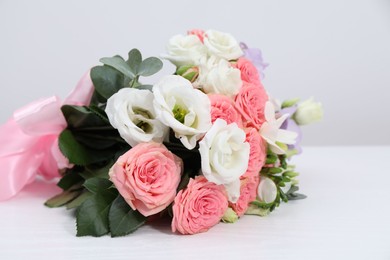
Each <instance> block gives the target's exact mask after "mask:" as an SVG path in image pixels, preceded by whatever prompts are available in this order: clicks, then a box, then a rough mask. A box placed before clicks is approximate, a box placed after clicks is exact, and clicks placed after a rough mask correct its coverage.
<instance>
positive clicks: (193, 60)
mask: <svg viewBox="0 0 390 260" xmlns="http://www.w3.org/2000/svg"><path fill="white" fill-rule="evenodd" d="M166 48H167V52H168V53H167V54H163V55H162V57H163V58H164V59H167V60H169V61H170V62H172V63H173V64H175V65H176V66H178V67H179V66H183V65H196V64H197V62H198V61H199V59H201V58H202V57H204V56H206V55H207V50H206V47H205V46H204V45H203V44H202V42H201V41H200V40H199V38H198V37H197V36H195V35H175V36H173V37H172V38H171V39H170V40H169V42H168V45H167V47H166Z"/></svg>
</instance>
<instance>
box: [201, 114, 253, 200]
mask: <svg viewBox="0 0 390 260" xmlns="http://www.w3.org/2000/svg"><path fill="white" fill-rule="evenodd" d="M245 140H246V135H245V132H244V131H243V130H242V129H241V128H239V127H238V126H237V124H236V123H232V124H229V125H228V124H227V123H226V121H225V120H223V119H217V120H216V121H215V122H214V124H213V126H212V127H211V128H210V130H209V131H208V132H207V134H206V135H205V136H204V138H203V139H202V140H201V141H200V142H199V152H200V156H201V165H202V173H203V175H204V176H205V178H206V179H207V180H208V181H210V182H213V183H215V184H217V185H221V184H222V185H224V186H225V188H226V191H227V193H228V198H229V201H231V202H233V203H235V202H237V200H238V198H239V197H240V176H241V175H243V174H244V173H245V172H246V170H247V168H248V162H249V151H250V145H249V143H248V142H246V141H245Z"/></svg>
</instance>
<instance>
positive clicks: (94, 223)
mask: <svg viewBox="0 0 390 260" xmlns="http://www.w3.org/2000/svg"><path fill="white" fill-rule="evenodd" d="M116 196H117V194H115V193H110V192H102V193H97V194H94V195H92V196H91V197H89V198H87V199H86V200H85V201H84V202H83V203H82V204H81V205H80V207H79V208H78V210H77V216H76V223H77V236H78V237H80V236H94V237H99V236H103V235H105V234H107V233H108V232H109V231H110V229H109V224H108V212H109V210H110V206H111V203H112V201H113V200H114V199H115V198H116Z"/></svg>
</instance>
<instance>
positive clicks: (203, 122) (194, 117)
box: [153, 75, 211, 149]
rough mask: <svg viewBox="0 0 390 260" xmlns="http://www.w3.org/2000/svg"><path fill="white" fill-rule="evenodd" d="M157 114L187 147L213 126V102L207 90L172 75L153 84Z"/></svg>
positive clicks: (194, 144) (192, 146)
mask: <svg viewBox="0 0 390 260" xmlns="http://www.w3.org/2000/svg"><path fill="white" fill-rule="evenodd" d="M153 93H154V109H155V111H156V113H157V118H158V119H159V120H160V121H161V122H163V123H164V124H165V125H166V126H169V127H170V128H172V130H173V131H174V132H175V136H176V138H179V139H180V141H181V142H182V143H183V145H184V146H185V147H186V148H187V149H193V148H194V147H195V146H196V142H197V141H198V140H199V139H200V138H201V137H203V135H204V134H205V133H206V132H207V131H208V130H209V129H210V127H211V114H210V111H211V105H210V100H209V98H208V97H207V95H206V94H204V93H203V92H202V91H200V90H198V89H194V88H193V87H192V84H191V82H190V81H188V80H186V79H185V78H183V77H180V76H176V75H170V76H166V77H164V78H163V79H161V81H160V82H158V83H157V84H156V85H154V86H153Z"/></svg>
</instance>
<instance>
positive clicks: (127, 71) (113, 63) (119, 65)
mask: <svg viewBox="0 0 390 260" xmlns="http://www.w3.org/2000/svg"><path fill="white" fill-rule="evenodd" d="M100 62H101V63H103V64H105V65H108V66H110V67H112V68H114V69H116V70H117V71H119V72H121V73H122V74H123V75H125V76H127V77H129V78H134V77H135V73H134V72H133V71H132V69H131V68H130V66H129V64H127V63H126V61H125V60H124V59H123V58H122V57H120V56H114V57H111V58H101V59H100Z"/></svg>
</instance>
